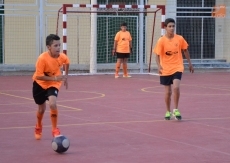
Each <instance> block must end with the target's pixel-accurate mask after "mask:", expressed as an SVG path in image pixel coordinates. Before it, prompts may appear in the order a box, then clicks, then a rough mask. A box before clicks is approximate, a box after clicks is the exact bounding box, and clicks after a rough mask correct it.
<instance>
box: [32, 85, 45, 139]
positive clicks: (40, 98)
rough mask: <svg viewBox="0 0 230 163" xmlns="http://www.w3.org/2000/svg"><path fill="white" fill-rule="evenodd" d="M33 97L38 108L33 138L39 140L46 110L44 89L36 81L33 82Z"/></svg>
mask: <svg viewBox="0 0 230 163" xmlns="http://www.w3.org/2000/svg"><path fill="white" fill-rule="evenodd" d="M33 98H34V101H35V103H36V104H37V105H38V110H37V113H36V117H37V123H36V126H35V131H34V135H35V139H37V140H39V139H41V137H42V119H43V115H44V112H45V110H46V103H45V102H46V100H47V97H46V90H45V89H43V88H42V87H41V86H40V85H39V84H38V83H37V82H35V81H34V82H33Z"/></svg>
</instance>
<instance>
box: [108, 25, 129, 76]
mask: <svg viewBox="0 0 230 163" xmlns="http://www.w3.org/2000/svg"><path fill="white" fill-rule="evenodd" d="M126 29H127V23H125V22H123V23H122V24H121V30H120V31H119V32H117V34H116V36H115V39H114V45H113V51H112V54H113V55H115V53H116V55H117V63H116V67H115V78H119V74H118V73H119V70H120V66H121V64H123V73H124V74H123V77H124V78H130V77H131V76H130V75H128V70H127V69H128V68H127V62H128V58H129V56H130V53H131V51H132V37H131V35H130V33H129V31H127V30H126Z"/></svg>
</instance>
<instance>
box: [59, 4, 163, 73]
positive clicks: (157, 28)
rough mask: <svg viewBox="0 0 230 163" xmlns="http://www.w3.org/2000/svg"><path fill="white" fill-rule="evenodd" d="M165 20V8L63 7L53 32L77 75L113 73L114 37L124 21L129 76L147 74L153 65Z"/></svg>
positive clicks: (154, 6)
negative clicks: (129, 39) (130, 48)
mask: <svg viewBox="0 0 230 163" xmlns="http://www.w3.org/2000/svg"><path fill="white" fill-rule="evenodd" d="M164 19H165V6H164V5H110V4H106V5H101V4H100V5H98V4H94V5H93V4H63V6H62V8H60V9H59V11H58V18H57V27H56V33H57V34H58V35H59V36H61V37H62V42H63V46H62V48H63V49H62V50H63V53H65V54H66V55H68V57H69V58H70V61H71V69H72V70H74V71H75V72H76V74H79V73H87V74H89V73H90V74H96V73H112V72H114V68H115V62H116V57H115V56H112V48H113V42H114V37H115V34H116V33H117V32H118V31H119V30H120V24H121V23H122V22H126V23H127V30H128V31H129V32H130V33H131V36H132V44H133V52H132V54H131V55H130V58H129V63H128V68H129V73H148V72H150V70H151V69H152V68H154V66H155V62H151V60H152V59H151V56H152V48H153V46H154V45H155V43H156V41H157V39H158V38H159V37H160V36H161V35H163V34H164V26H163V22H164Z"/></svg>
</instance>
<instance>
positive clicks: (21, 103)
mask: <svg viewBox="0 0 230 163" xmlns="http://www.w3.org/2000/svg"><path fill="white" fill-rule="evenodd" d="M32 103H33V102H19V103H10V104H0V106H7V105H25V104H32Z"/></svg>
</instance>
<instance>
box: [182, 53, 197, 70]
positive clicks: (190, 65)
mask: <svg viewBox="0 0 230 163" xmlns="http://www.w3.org/2000/svg"><path fill="white" fill-rule="evenodd" d="M182 51H183V53H184V56H185V58H186V59H187V61H188V64H189V71H190V72H191V73H193V72H194V69H193V66H192V63H191V60H190V55H189V51H188V49H184V50H182Z"/></svg>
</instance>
